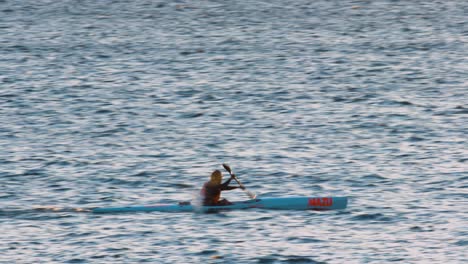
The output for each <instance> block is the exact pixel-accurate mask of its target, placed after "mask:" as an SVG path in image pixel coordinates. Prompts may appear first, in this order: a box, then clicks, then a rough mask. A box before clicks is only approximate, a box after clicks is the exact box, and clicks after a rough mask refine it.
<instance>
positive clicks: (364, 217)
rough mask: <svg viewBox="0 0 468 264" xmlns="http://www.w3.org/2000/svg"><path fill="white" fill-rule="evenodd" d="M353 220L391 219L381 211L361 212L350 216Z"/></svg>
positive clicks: (388, 220) (383, 220)
mask: <svg viewBox="0 0 468 264" xmlns="http://www.w3.org/2000/svg"><path fill="white" fill-rule="evenodd" d="M351 219H352V220H355V221H379V222H390V221H392V218H391V217H388V216H385V215H384V214H381V213H376V214H361V215H357V216H354V217H352V218H351Z"/></svg>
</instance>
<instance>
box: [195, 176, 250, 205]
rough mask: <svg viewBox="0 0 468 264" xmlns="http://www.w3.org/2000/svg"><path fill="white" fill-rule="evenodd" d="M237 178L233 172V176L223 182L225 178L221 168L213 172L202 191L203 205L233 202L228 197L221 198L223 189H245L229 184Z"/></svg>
mask: <svg viewBox="0 0 468 264" xmlns="http://www.w3.org/2000/svg"><path fill="white" fill-rule="evenodd" d="M234 178H235V175H234V174H232V175H231V177H230V178H229V179H228V180H227V181H225V182H224V183H221V181H222V180H223V174H222V173H221V171H220V170H215V171H213V172H212V173H211V177H210V180H209V181H207V182H206V183H205V184H204V185H203V188H202V189H201V191H200V194H201V197H202V201H203V205H209V206H213V205H229V204H231V202H229V201H228V200H226V199H222V200H220V198H221V191H228V190H233V189H237V188H241V189H245V188H242V187H238V186H229V183H230V182H231V180H232V179H234Z"/></svg>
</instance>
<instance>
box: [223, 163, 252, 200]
mask: <svg viewBox="0 0 468 264" xmlns="http://www.w3.org/2000/svg"><path fill="white" fill-rule="evenodd" d="M223 167H224V169H225V170H226V171H227V172H229V175H231V177H232V178H233V179H234V180H236V182H237V183H238V184H239V186H240V187H241V189H242V190H244V192H245V193H246V194H247V195H248V196H249V197H250V199H255V198H256V197H257V195H256V194H255V193H253V192H249V191H247V190H246V189H245V186H244V185H243V184H242V183H241V182H240V181H239V180H238V179H237V177H236V175H235V174H233V173H232V170H231V167H229V165H227V164H226V163H223Z"/></svg>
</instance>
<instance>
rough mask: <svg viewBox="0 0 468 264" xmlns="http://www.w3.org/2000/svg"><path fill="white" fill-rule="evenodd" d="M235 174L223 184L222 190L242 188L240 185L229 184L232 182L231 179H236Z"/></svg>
mask: <svg viewBox="0 0 468 264" xmlns="http://www.w3.org/2000/svg"><path fill="white" fill-rule="evenodd" d="M234 177H235V176H234V175H232V176H231V178H229V179H228V180H227V181H225V182H224V183H223V184H221V190H222V191H226V190H234V189H237V188H240V187H239V186H229V183H231V180H232V179H234Z"/></svg>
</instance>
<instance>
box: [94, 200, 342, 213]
mask: <svg viewBox="0 0 468 264" xmlns="http://www.w3.org/2000/svg"><path fill="white" fill-rule="evenodd" d="M347 204H348V198H347V197H272V198H258V199H252V200H247V201H243V202H233V203H232V204H230V205H221V206H196V205H193V204H189V203H181V204H155V205H147V206H124V207H102V208H94V209H93V210H92V212H93V213H121V212H154V211H157V212H211V211H223V210H239V209H250V208H261V209H273V210H318V211H325V210H342V209H345V208H346V206H347Z"/></svg>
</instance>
